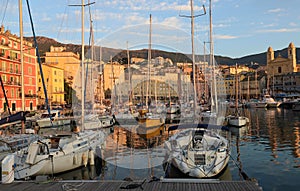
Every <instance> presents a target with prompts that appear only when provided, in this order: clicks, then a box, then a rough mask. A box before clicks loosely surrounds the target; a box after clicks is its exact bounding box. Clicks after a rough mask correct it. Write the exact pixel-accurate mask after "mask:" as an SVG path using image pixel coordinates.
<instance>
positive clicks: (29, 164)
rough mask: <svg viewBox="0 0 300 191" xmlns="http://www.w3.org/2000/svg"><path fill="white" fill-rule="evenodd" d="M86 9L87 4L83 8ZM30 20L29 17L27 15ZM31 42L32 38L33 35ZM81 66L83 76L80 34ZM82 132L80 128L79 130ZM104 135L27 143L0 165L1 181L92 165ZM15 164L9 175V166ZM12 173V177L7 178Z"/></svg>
mask: <svg viewBox="0 0 300 191" xmlns="http://www.w3.org/2000/svg"><path fill="white" fill-rule="evenodd" d="M86 5H90V4H86ZM86 5H85V4H84V1H82V5H81V7H82V33H83V27H84V18H83V15H84V7H85V6H86ZM30 19H31V15H30ZM34 38H35V35H34ZM82 53H83V54H82V62H81V66H82V67H81V68H82V73H84V40H83V34H82ZM83 78H84V75H82V95H83V96H82V108H83V110H82V118H81V119H82V123H81V124H84V93H83V89H84V88H83V87H84V79H83ZM82 128H83V126H82ZM105 138H106V133H105V132H104V131H87V130H84V129H82V131H81V132H78V133H70V134H62V135H50V136H48V137H45V138H43V139H40V140H37V141H35V142H33V143H31V144H30V145H29V146H28V147H27V148H24V149H22V150H20V151H18V152H15V153H13V154H11V155H8V156H6V157H5V158H4V160H3V163H2V169H4V171H3V170H2V178H4V179H7V178H11V177H14V178H15V179H28V178H31V177H34V176H37V175H49V174H52V175H53V174H56V173H61V172H65V171H68V170H72V169H75V168H78V167H81V166H83V165H87V163H88V162H89V164H90V165H94V160H93V159H94V151H95V150H96V149H97V148H101V147H102V146H104V144H105ZM12 161H13V164H15V167H14V169H13V170H12V171H11V172H8V171H6V169H10V168H11V162H12ZM11 173H13V174H11Z"/></svg>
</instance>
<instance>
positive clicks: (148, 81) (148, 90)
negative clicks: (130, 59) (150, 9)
mask: <svg viewBox="0 0 300 191" xmlns="http://www.w3.org/2000/svg"><path fill="white" fill-rule="evenodd" d="M151 32H152V16H151V14H150V28H149V45H148V76H147V78H148V79H147V86H146V108H147V109H148V97H149V92H151V91H150V89H151V84H150V79H151V78H150V71H151V69H150V67H151V66H150V64H151ZM149 86H150V87H149Z"/></svg>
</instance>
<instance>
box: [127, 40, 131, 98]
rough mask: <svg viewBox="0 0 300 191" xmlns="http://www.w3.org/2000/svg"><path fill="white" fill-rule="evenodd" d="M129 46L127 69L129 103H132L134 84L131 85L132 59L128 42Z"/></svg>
mask: <svg viewBox="0 0 300 191" xmlns="http://www.w3.org/2000/svg"><path fill="white" fill-rule="evenodd" d="M126 46H127V68H128V80H129V103H131V102H132V83H131V71H130V57H129V49H128V41H127V42H126Z"/></svg>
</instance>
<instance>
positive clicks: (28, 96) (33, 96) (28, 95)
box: [25, 94, 38, 98]
mask: <svg viewBox="0 0 300 191" xmlns="http://www.w3.org/2000/svg"><path fill="white" fill-rule="evenodd" d="M25 97H26V98H37V97H38V96H37V95H36V94H25Z"/></svg>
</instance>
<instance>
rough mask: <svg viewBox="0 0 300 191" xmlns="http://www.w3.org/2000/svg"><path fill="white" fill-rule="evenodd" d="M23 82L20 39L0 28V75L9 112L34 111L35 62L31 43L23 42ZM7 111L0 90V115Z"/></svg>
mask: <svg viewBox="0 0 300 191" xmlns="http://www.w3.org/2000/svg"><path fill="white" fill-rule="evenodd" d="M23 65H24V72H23V73H24V75H23V76H24V82H22V68H21V66H22V65H21V55H20V38H19V37H18V36H16V35H14V34H11V33H10V31H9V30H7V31H5V30H4V26H1V28H0V75H1V78H2V82H3V85H4V89H5V92H6V96H7V98H8V104H9V107H10V108H11V111H22V110H25V111H30V110H36V105H37V95H36V92H37V89H36V87H37V62H36V51H35V48H34V47H32V43H30V42H27V41H24V42H23ZM22 86H24V95H25V108H22ZM5 111H7V105H6V102H5V97H4V92H3V91H2V88H0V113H2V112H5Z"/></svg>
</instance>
